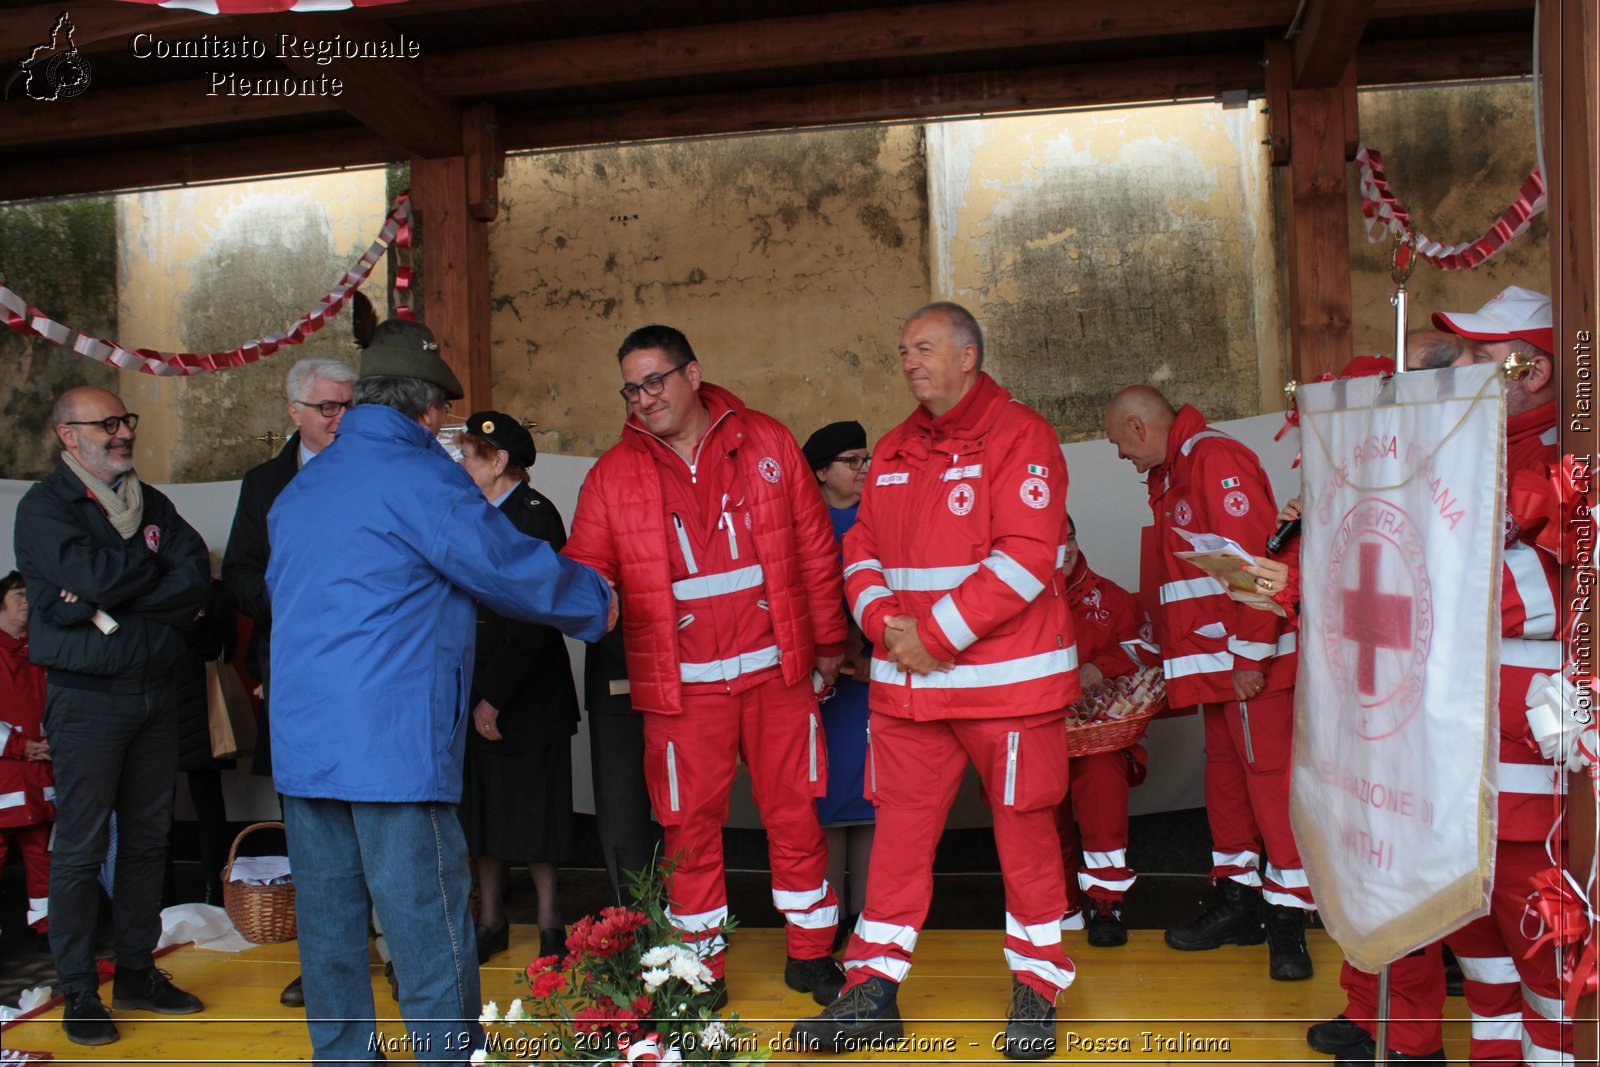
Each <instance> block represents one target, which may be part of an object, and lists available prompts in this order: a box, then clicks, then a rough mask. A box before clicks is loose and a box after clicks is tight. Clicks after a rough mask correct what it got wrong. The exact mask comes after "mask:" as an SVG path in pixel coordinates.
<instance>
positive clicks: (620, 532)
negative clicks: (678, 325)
mask: <svg viewBox="0 0 1600 1067" xmlns="http://www.w3.org/2000/svg"><path fill="white" fill-rule="evenodd" d="M617 361H618V363H619V369H620V370H621V372H622V382H623V385H622V388H621V390H620V392H621V394H622V399H623V400H624V401H625V402H626V403H627V411H628V417H627V421H626V422H624V423H623V429H622V441H621V443H619V444H617V445H616V446H615V447H613V448H611V449H610V450H609V451H607V452H606V453H605V455H603V456H601V457H600V459H599V461H598V462H597V463H596V464H595V466H594V469H593V470H592V471H591V472H590V473H589V477H588V479H587V480H586V481H585V482H584V486H583V491H582V493H581V494H580V495H579V497H578V509H577V512H576V514H575V515H574V517H573V521H572V536H571V537H570V538H569V539H568V541H567V545H566V548H564V549H563V550H562V552H563V554H564V555H566V556H569V557H571V558H572V559H575V560H578V561H579V562H581V563H587V564H588V565H589V566H591V567H594V568H595V569H596V570H598V571H600V572H601V573H602V574H604V575H605V576H606V577H607V578H608V579H610V580H611V581H612V582H613V583H615V584H616V586H617V589H618V592H619V593H620V594H621V597H622V602H623V610H622V618H623V631H622V639H623V647H624V650H625V657H626V659H627V665H628V680H629V684H630V686H631V699H632V702H633V707H634V708H635V709H637V710H638V711H640V712H642V713H643V714H642V718H643V721H644V753H645V760H644V777H645V785H646V787H647V789H648V790H649V793H650V800H651V803H652V805H653V806H654V808H655V811H656V816H657V818H658V819H659V820H660V822H661V825H662V827H663V829H664V830H665V836H666V850H667V853H668V855H669V856H672V857H675V858H676V860H677V867H676V869H675V870H674V872H673V876H672V885H671V887H670V889H669V895H670V896H671V898H672V901H673V905H672V908H671V909H670V910H669V911H668V916H669V918H670V919H671V920H672V922H673V924H674V925H675V926H676V927H677V928H678V929H680V930H682V931H684V932H685V934H686V935H687V936H688V938H689V939H690V940H691V941H692V942H693V943H694V944H695V945H696V946H697V947H698V950H699V952H700V954H701V956H702V957H703V958H704V959H705V961H706V963H707V965H708V966H709V967H710V968H711V972H712V974H713V975H714V976H715V978H716V981H717V983H718V986H719V988H720V989H721V996H722V997H723V998H725V997H726V992H727V990H726V986H724V985H722V980H723V979H722V974H723V970H722V968H723V949H724V943H723V937H722V927H723V925H724V924H725V923H726V922H727V919H728V898H727V888H726V886H725V884H724V878H723V864H722V824H723V822H724V821H725V820H726V819H727V815H728V790H729V787H730V786H731V785H732V784H733V776H734V768H735V765H736V763H737V761H738V757H739V755H740V754H741V753H742V754H743V756H744V760H745V762H746V763H747V764H748V765H749V767H750V772H751V780H752V782H753V784H754V788H755V800H756V805H757V807H759V808H760V810H761V821H762V823H763V824H764V825H765V827H766V830H767V840H768V849H769V856H770V858H771V862H772V902H773V904H774V906H776V907H777V909H778V910H779V911H781V912H782V913H783V915H784V918H785V920H786V922H787V926H786V942H787V951H788V957H789V959H788V963H787V965H786V966H785V968H784V981H785V982H786V983H787V984H788V986H789V987H790V988H791V989H795V990H798V991H800V992H809V993H811V994H812V996H813V997H814V998H815V999H816V1000H817V1002H818V1003H821V1004H826V1003H828V1002H830V1001H831V1000H832V999H833V998H834V997H835V996H837V995H838V992H839V988H840V986H842V985H843V984H844V970H843V968H842V967H840V965H839V962H838V961H837V960H835V959H834V958H833V957H832V956H831V955H829V951H830V949H831V948H832V945H833V936H834V931H835V928H836V927H837V926H838V922H839V907H838V903H839V902H838V898H837V896H836V895H835V894H834V890H833V887H831V886H830V885H828V882H827V879H826V876H825V869H826V865H827V851H826V848H825V845H824V842H823V837H822V828H821V827H820V826H819V825H818V823H817V810H816V805H815V798H816V797H819V796H821V795H822V794H823V792H824V791H825V789H826V787H827V780H828V771H827V750H826V747H825V744H824V740H823V731H822V725H821V720H820V718H819V716H818V711H817V689H818V687H819V685H832V684H833V681H834V677H835V675H836V674H837V673H838V670H839V663H840V661H841V660H842V658H843V653H844V642H845V622H844V611H843V604H842V603H841V602H840V599H839V587H840V581H841V578H840V570H839V560H838V549H837V547H836V545H835V544H834V540H833V530H832V527H831V525H830V523H829V521H828V515H827V511H826V509H825V508H824V507H823V503H822V495H821V493H819V492H818V490H817V485H816V482H815V480H814V479H813V478H812V477H811V474H810V465H809V464H808V463H807V462H806V459H805V457H804V456H803V455H801V452H800V448H799V446H798V445H796V444H795V440H794V437H793V436H792V435H791V434H790V433H789V431H788V430H787V429H785V428H784V426H783V424H782V423H780V422H778V421H777V420H776V419H773V418H772V417H770V416H768V415H764V414H762V413H761V412H759V411H755V410H752V409H750V408H747V407H746V406H745V405H744V403H743V402H742V401H741V400H740V399H739V398H738V397H736V396H734V395H733V394H732V393H730V392H729V391H728V390H726V389H723V388H720V387H719V386H716V385H712V384H711V383H710V382H708V381H706V380H705V379H704V378H703V377H702V375H701V370H700V364H699V362H698V361H697V360H696V359H695V355H694V349H693V348H691V347H690V346H689V340H688V338H686V337H684V335H683V334H682V333H681V332H679V331H678V330H675V329H673V328H672V327H670V326H646V327H643V328H642V329H638V330H635V331H634V332H633V333H631V334H629V335H628V337H627V339H626V340H624V341H623V342H622V347H621V349H619V350H618V352H617ZM814 676H815V678H816V679H817V682H816V683H815V684H814V681H813V678H814Z"/></svg>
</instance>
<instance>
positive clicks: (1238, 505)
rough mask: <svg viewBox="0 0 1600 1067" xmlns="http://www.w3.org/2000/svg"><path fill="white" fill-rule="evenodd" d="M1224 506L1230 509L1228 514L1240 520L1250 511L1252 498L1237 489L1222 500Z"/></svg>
mask: <svg viewBox="0 0 1600 1067" xmlns="http://www.w3.org/2000/svg"><path fill="white" fill-rule="evenodd" d="M1222 506H1223V507H1225V508H1227V509H1228V514H1229V515H1232V516H1233V517H1234V518H1236V519H1237V518H1239V517H1240V516H1242V515H1244V514H1245V513H1246V512H1248V511H1249V510H1250V498H1249V497H1247V496H1245V495H1244V494H1243V493H1241V492H1239V490H1237V489H1235V490H1234V491H1233V492H1231V493H1229V494H1228V495H1227V496H1225V497H1223V498H1222Z"/></svg>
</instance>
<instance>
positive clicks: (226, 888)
mask: <svg viewBox="0 0 1600 1067" xmlns="http://www.w3.org/2000/svg"><path fill="white" fill-rule="evenodd" d="M271 829H277V830H282V829H283V823H281V822H258V823H253V824H251V825H249V826H246V827H245V828H244V829H243V830H240V831H239V836H238V837H236V838H234V839H233V847H232V848H230V849H228V865H227V866H226V867H224V868H222V906H223V907H224V908H226V909H227V912H228V918H230V919H232V920H233V925H234V926H237V927H238V928H239V932H240V933H241V934H243V935H244V938H245V940H246V941H253V942H255V943H256V944H258V945H268V944H271V943H272V942H274V941H293V940H294V939H295V935H296V933H297V931H296V928H295V922H294V883H293V882H280V883H279V884H277V885H248V884H246V883H244V882H235V881H234V880H233V860H234V857H235V856H236V855H237V854H238V852H239V842H241V841H243V840H244V839H245V837H246V836H247V835H249V834H253V833H255V832H256V831H257V830H271Z"/></svg>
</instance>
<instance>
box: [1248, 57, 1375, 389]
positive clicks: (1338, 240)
mask: <svg viewBox="0 0 1600 1067" xmlns="http://www.w3.org/2000/svg"><path fill="white" fill-rule="evenodd" d="M1269 62H1270V61H1269ZM1268 78H1269V81H1270V80H1271V78H1272V73H1271V69H1270V67H1269V72H1268ZM1270 95H1271V92H1270V90H1269V96H1270ZM1279 95H1280V98H1281V97H1287V100H1288V111H1289V114H1288V131H1289V227H1288V229H1289V240H1288V250H1289V328H1290V337H1291V340H1292V345H1293V353H1294V376H1295V377H1296V378H1297V379H1298V380H1300V381H1302V382H1306V381H1311V380H1312V379H1314V378H1316V377H1317V375H1319V374H1322V373H1324V372H1327V373H1331V374H1338V373H1339V372H1340V371H1341V370H1343V369H1344V365H1345V364H1346V363H1348V362H1349V361H1350V357H1351V355H1353V353H1354V350H1353V345H1354V341H1353V339H1352V332H1351V311H1350V302H1351V297H1350V230H1349V226H1350V204H1349V198H1348V196H1347V193H1346V182H1345V143H1346V141H1347V140H1348V139H1349V136H1350V133H1349V130H1350V129H1352V128H1353V120H1352V119H1347V116H1346V114H1345V112H1346V100H1347V99H1348V98H1349V97H1350V96H1351V95H1352V94H1349V93H1347V92H1346V91H1345V89H1344V88H1342V87H1340V86H1334V87H1333V88H1328V89H1291V90H1290V91H1288V92H1287V93H1281V94H1279ZM1278 119H1279V121H1281V116H1279V117H1278ZM1274 125H1275V126H1276V125H1278V123H1277V122H1274Z"/></svg>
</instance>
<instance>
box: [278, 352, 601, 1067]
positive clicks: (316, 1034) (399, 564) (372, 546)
mask: <svg viewBox="0 0 1600 1067" xmlns="http://www.w3.org/2000/svg"><path fill="white" fill-rule="evenodd" d="M438 349H439V346H438V344H437V342H435V341H434V339H433V336H432V334H431V333H429V331H428V329H427V328H426V327H425V326H423V325H422V324H421V323H416V322H403V321H398V320H391V321H389V322H385V323H383V324H382V325H380V326H379V327H378V328H377V330H376V331H374V333H373V336H372V340H371V343H370V345H369V346H368V347H367V349H366V351H365V352H364V353H363V356H362V361H361V378H360V380H359V381H358V382H357V383H356V389H355V397H354V399H355V404H356V407H355V408H354V409H353V410H351V411H350V412H349V414H347V415H345V417H344V421H343V423H342V424H341V425H340V427H339V434H338V437H337V439H336V440H335V441H334V443H333V444H332V445H330V446H329V447H328V448H327V449H326V450H325V451H324V452H323V453H322V455H321V456H320V457H319V458H318V460H317V462H316V463H314V464H311V465H310V466H308V467H307V468H306V469H304V470H302V471H301V472H300V474H299V475H298V476H297V477H296V478H295V479H294V481H292V482H290V483H289V485H288V486H287V487H286V488H285V489H284V491H283V493H282V494H281V495H280V496H279V497H278V500H277V503H276V504H274V505H273V508H272V511H271V513H270V514H269V515H268V517H267V529H268V535H269V538H270V541H271V544H272V556H271V560H270V562H269V564H268V567H267V587H268V590H269V592H270V594H271V597H272V614H273V628H272V647H271V658H272V678H273V687H272V723H271V725H272V762H273V777H274V778H275V780H276V783H277V787H278V792H280V793H282V794H283V799H284V820H285V822H286V823H287V826H288V838H289V862H290V866H291V868H292V870H293V872H294V880H295V887H296V891H297V892H296V915H297V917H298V921H299V928H300V953H301V956H300V963H301V968H302V971H303V974H304V978H305V999H306V1016H307V1027H308V1028H309V1030H310V1032H311V1041H312V1045H313V1048H314V1051H315V1056H316V1059H317V1060H318V1061H319V1062H323V1061H350V1062H364V1061H375V1060H377V1059H378V1058H379V1056H378V1053H379V1052H387V1051H390V1050H391V1049H392V1050H396V1051H397V1050H399V1049H402V1048H409V1049H410V1050H412V1051H414V1052H415V1053H416V1056H417V1059H418V1061H419V1062H420V1061H428V1062H456V1063H465V1062H466V1061H467V1059H468V1057H469V1056H470V1055H471V1053H472V1051H473V1050H474V1049H476V1048H478V1047H480V1046H481V1044H482V1036H481V1032H480V1029H479V1027H478V1025H477V1021H476V1020H477V1016H478V1012H479V1007H480V1004H481V1001H480V998H479V993H478V970H477V963H478V956H477V949H476V946H475V945H474V944H473V927H472V917H471V914H470V912H469V910H468V904H467V895H468V893H469V891H470V889H471V874H470V871H469V869H468V866H467V849H466V840H465V838H464V837H463V835H462V832H461V824H460V822H459V821H458V820H457V817H456V813H455V805H456V803H457V802H458V801H459V800H460V799H461V782H462V753H463V749H464V745H465V740H466V734H465V730H466V725H467V715H466V711H467V708H466V700H467V690H468V685H469V683H470V681H471V670H472V661H473V644H474V638H475V633H474V618H475V615H474V604H473V602H474V600H479V601H482V602H483V603H484V604H485V605H487V606H488V607H490V608H492V609H493V610H495V611H497V612H499V613H500V614H501V615H505V616H508V617H512V618H517V619H526V620H528V621H530V622H539V623H544V624H546V625H550V626H554V627H556V628H558V629H560V630H562V631H564V632H566V633H569V634H571V635H572V636H573V637H576V638H579V639H580V640H588V641H594V640H598V639H599V638H600V637H601V636H602V635H603V634H604V633H605V632H606V631H607V630H608V629H610V627H611V625H612V623H613V622H614V621H615V609H614V607H613V605H614V598H613V597H612V595H611V593H610V591H609V589H608V587H607V584H606V581H605V579H604V578H602V577H601V576H600V575H599V574H598V573H596V572H595V571H593V570H591V569H590V568H588V567H585V566H582V565H581V564H577V563H573V562H571V561H569V560H565V559H562V558H561V557H560V556H558V555H556V553H555V552H554V550H552V549H551V548H550V546H549V545H547V544H545V543H544V542H543V541H539V540H536V539H534V538H530V537H525V536H523V535H522V534H521V533H519V532H518V531H517V530H516V528H515V527H513V526H512V525H511V522H510V520H509V519H507V518H506V517H505V516H504V515H502V514H501V513H500V512H499V511H497V510H496V509H494V508H492V507H490V506H489V504H488V502H487V501H485V500H484V498H483V494H482V493H480V492H479V491H478V489H477V487H476V486H474V485H473V484H472V480H471V479H470V478H469V477H468V476H467V474H466V472H465V471H464V470H462V469H461V468H460V467H459V466H457V465H456V464H455V463H454V462H452V461H451V459H450V457H449V456H448V455H447V454H446V453H445V451H444V449H442V448H441V447H439V445H438V443H437V442H436V441H435V436H436V434H437V433H438V430H439V427H440V425H441V423H442V422H443V421H444V416H445V409H446V405H447V401H448V400H454V399H460V398H461V395H462V390H461V384H460V383H459V382H458V381H457V380H456V376H455V375H454V374H453V373H452V372H451V371H450V368H449V367H448V366H446V365H445V363H444V361H443V360H442V359H441V358H440V357H439V351H438ZM369 894H370V895H371V899H372V902H373V904H374V905H375V906H376V908H377V912H378V917H379V919H380V921H381V922H382V925H383V929H384V931H385V933H386V934H387V935H388V939H389V947H390V951H391V953H392V955H393V963H394V967H395V972H396V975H397V977H398V979H399V983H400V989H401V991H402V995H401V999H400V1009H401V1012H402V1014H403V1015H404V1016H405V1018H406V1020H407V1028H408V1034H407V1039H406V1041H405V1042H403V1043H402V1042H399V1041H394V1042H392V1043H390V1042H386V1041H384V1040H383V1039H382V1038H381V1037H380V1035H378V1034H377V1033H376V1030H375V1028H374V1023H373V1016H374V1009H373V998H372V979H371V974H370V972H369V970H368V965H367V900H368V895H369Z"/></svg>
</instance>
